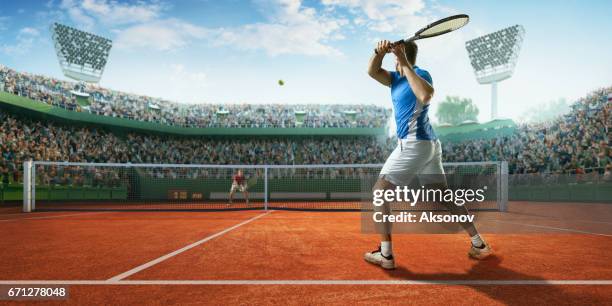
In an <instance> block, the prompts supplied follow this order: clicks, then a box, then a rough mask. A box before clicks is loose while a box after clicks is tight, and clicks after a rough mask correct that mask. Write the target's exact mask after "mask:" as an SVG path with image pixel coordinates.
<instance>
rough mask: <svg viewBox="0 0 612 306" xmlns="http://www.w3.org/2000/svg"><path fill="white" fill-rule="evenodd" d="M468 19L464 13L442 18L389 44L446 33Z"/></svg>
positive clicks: (464, 23)
mask: <svg viewBox="0 0 612 306" xmlns="http://www.w3.org/2000/svg"><path fill="white" fill-rule="evenodd" d="M469 21H470V16H468V15H466V14H459V15H454V16H449V17H446V18H443V19H440V20H438V21H436V22H434V23H431V24H429V25H427V26H426V27H424V28H422V29H420V30H418V31H417V32H416V33H414V35H413V36H412V37H410V38H406V39H402V40H398V41H396V42H394V43H392V44H391V47H394V46H396V45H398V44H401V43H404V42H406V41H415V40H419V39H423V38H430V37H434V36H439V35H442V34H446V33H449V32H452V31H454V30H457V29H459V28H461V27H463V26H464V25H466V24H467V23H468V22H469ZM374 52H375V53H376V54H378V51H377V50H376V49H374Z"/></svg>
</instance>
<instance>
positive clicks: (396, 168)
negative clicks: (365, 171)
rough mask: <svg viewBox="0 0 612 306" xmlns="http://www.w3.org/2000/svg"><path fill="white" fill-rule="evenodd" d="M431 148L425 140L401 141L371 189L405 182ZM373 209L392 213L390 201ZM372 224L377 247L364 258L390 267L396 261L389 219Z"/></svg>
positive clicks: (386, 187)
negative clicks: (376, 232)
mask: <svg viewBox="0 0 612 306" xmlns="http://www.w3.org/2000/svg"><path fill="white" fill-rule="evenodd" d="M432 152H433V147H432V145H431V144H430V143H428V142H418V141H403V142H402V145H398V146H397V147H396V148H395V150H393V152H392V153H391V155H389V157H388V158H387V161H386V162H385V165H384V166H383V168H382V170H381V171H380V175H379V178H378V180H377V182H376V184H375V185H374V187H373V190H372V192H375V191H377V190H379V191H378V192H384V190H387V189H395V188H396V186H403V185H408V184H409V183H410V182H411V181H412V180H413V179H414V177H415V176H416V174H417V173H419V172H420V170H421V169H422V168H423V165H424V164H425V163H426V162H427V161H428V160H429V159H430V158H431V154H432ZM374 210H375V212H379V211H380V212H382V213H383V215H384V214H387V215H388V214H391V203H387V202H385V203H384V204H383V205H381V206H374ZM374 225H375V227H376V229H377V231H378V232H379V233H380V235H381V237H380V238H381V243H380V247H379V249H378V250H375V251H372V252H368V253H366V254H365V255H364V258H365V260H367V261H368V262H372V263H375V264H378V265H380V266H381V267H383V268H385V269H393V268H395V261H394V259H393V247H392V243H391V242H392V239H391V228H392V226H391V223H390V222H377V223H375V224H374Z"/></svg>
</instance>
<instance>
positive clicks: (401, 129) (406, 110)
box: [391, 66, 436, 140]
mask: <svg viewBox="0 0 612 306" xmlns="http://www.w3.org/2000/svg"><path fill="white" fill-rule="evenodd" d="M414 72H415V73H416V74H417V75H418V76H420V77H421V78H423V79H424V80H425V81H427V82H429V84H433V82H432V80H431V76H430V75H429V72H427V71H426V70H423V69H421V68H419V67H417V66H414ZM391 98H392V100H393V110H394V112H395V125H396V126H397V138H399V139H416V140H434V139H436V134H435V133H434V131H433V128H432V127H431V124H430V123H429V116H427V112H428V111H429V104H427V105H424V104H422V103H420V102H418V101H417V98H416V96H415V95H414V92H413V91H412V88H411V87H410V84H409V83H408V79H406V77H403V76H401V75H400V73H399V72H397V71H393V72H391Z"/></svg>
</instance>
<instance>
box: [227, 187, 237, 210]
mask: <svg viewBox="0 0 612 306" xmlns="http://www.w3.org/2000/svg"><path fill="white" fill-rule="evenodd" d="M234 193H236V184H232V187H231V188H230V193H229V203H228V204H227V205H228V206H229V205H231V204H232V203H233V200H234Z"/></svg>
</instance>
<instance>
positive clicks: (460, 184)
mask: <svg viewBox="0 0 612 306" xmlns="http://www.w3.org/2000/svg"><path fill="white" fill-rule="evenodd" d="M381 167H382V165H381V164H357V165H352V164H351V165H349V164H337V165H192V164H129V163H127V164H122V163H73V162H42V161H33V162H32V161H29V162H25V163H24V200H23V208H24V211H26V212H30V211H47V210H134V211H141V210H239V209H262V210H264V209H286V210H332V211H334V210H335V211H358V210H361V209H362V203H363V202H364V201H365V202H368V201H371V196H372V186H373V185H374V182H375V181H376V179H377V178H378V174H379V172H380V169H381ZM444 169H445V172H446V173H447V175H446V178H447V181H448V184H449V185H450V186H455V187H454V188H472V187H482V186H485V185H486V186H487V188H486V201H484V202H482V203H479V204H478V205H477V206H475V207H472V208H471V209H476V210H502V211H503V210H504V208H505V203H506V202H507V176H506V175H504V174H507V166H506V164H505V163H504V162H473V163H446V164H444ZM239 170H240V171H242V173H243V175H244V182H243V183H244V186H245V188H244V190H242V188H239V187H240V186H238V187H234V188H232V185H233V176H234V175H236V173H237V172H238V171H239ZM231 189H234V191H235V193H234V194H233V201H232V203H231V204H230V203H229V202H230V201H229V197H230V190H231ZM243 191H247V192H248V203H247V201H246V198H247V193H245V192H243ZM396 208H397V209H403V208H406V207H396Z"/></svg>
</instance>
